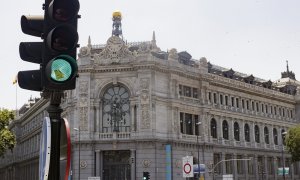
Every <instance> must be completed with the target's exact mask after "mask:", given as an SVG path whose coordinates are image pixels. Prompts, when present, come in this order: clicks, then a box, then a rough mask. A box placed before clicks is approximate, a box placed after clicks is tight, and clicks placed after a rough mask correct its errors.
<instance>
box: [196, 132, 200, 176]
mask: <svg viewBox="0 0 300 180" xmlns="http://www.w3.org/2000/svg"><path fill="white" fill-rule="evenodd" d="M196 137H197V149H198V170H199V172H198V179H199V178H200V164H199V163H200V160H199V138H198V135H197V136H196Z"/></svg>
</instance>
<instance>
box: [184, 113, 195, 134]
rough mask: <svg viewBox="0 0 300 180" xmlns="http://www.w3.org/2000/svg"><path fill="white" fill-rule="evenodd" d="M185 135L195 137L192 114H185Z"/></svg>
mask: <svg viewBox="0 0 300 180" xmlns="http://www.w3.org/2000/svg"><path fill="white" fill-rule="evenodd" d="M185 126H186V132H185V134H189V135H193V118H192V115H191V114H187V113H185Z"/></svg>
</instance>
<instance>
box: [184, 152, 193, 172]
mask: <svg viewBox="0 0 300 180" xmlns="http://www.w3.org/2000/svg"><path fill="white" fill-rule="evenodd" d="M182 176H183V177H194V170H193V156H185V157H182Z"/></svg>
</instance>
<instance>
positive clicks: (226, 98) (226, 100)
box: [225, 96, 228, 106]
mask: <svg viewBox="0 0 300 180" xmlns="http://www.w3.org/2000/svg"><path fill="white" fill-rule="evenodd" d="M225 105H226V106H228V96H225Z"/></svg>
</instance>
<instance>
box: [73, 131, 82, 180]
mask: <svg viewBox="0 0 300 180" xmlns="http://www.w3.org/2000/svg"><path fill="white" fill-rule="evenodd" d="M73 129H74V130H75V131H78V145H79V146H78V162H79V163H78V180H80V146H81V144H80V128H73Z"/></svg>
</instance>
